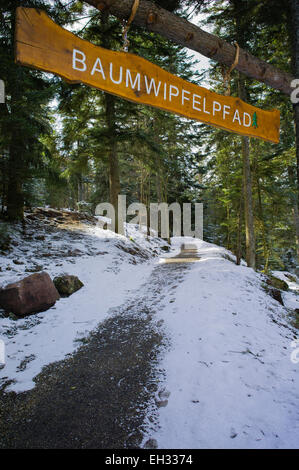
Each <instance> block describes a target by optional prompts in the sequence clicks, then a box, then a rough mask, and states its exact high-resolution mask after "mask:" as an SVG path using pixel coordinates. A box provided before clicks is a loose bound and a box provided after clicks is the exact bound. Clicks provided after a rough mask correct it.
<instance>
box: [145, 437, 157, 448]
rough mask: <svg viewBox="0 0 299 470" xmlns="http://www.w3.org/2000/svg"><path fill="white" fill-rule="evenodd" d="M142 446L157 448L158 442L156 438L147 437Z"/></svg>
mask: <svg viewBox="0 0 299 470" xmlns="http://www.w3.org/2000/svg"><path fill="white" fill-rule="evenodd" d="M143 447H144V449H158V442H157V441H156V439H148V440H147V441H146V443H145V444H144V446H143Z"/></svg>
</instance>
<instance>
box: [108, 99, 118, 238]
mask: <svg viewBox="0 0 299 470" xmlns="http://www.w3.org/2000/svg"><path fill="white" fill-rule="evenodd" d="M105 105H106V125H107V128H108V133H109V189H110V203H111V204H112V205H113V207H114V210H115V231H116V232H118V195H119V194H120V179H119V165H118V156H117V141H116V134H115V119H116V118H115V97H114V96H113V95H109V94H107V93H106V94H105Z"/></svg>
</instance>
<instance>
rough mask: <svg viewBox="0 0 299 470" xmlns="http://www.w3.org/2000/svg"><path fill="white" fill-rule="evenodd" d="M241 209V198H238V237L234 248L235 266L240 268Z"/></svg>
mask: <svg viewBox="0 0 299 470" xmlns="http://www.w3.org/2000/svg"><path fill="white" fill-rule="evenodd" d="M242 207H243V197H241V198H240V207H239V216H238V236H237V247H236V264H237V266H240V264H241V256H242V212H243V211H242Z"/></svg>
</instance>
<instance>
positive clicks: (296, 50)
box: [290, 0, 299, 261]
mask: <svg viewBox="0 0 299 470" xmlns="http://www.w3.org/2000/svg"><path fill="white" fill-rule="evenodd" d="M290 5H291V15H290V16H291V19H290V25H291V33H290V34H291V39H292V65H293V73H294V75H295V77H296V78H299V0H290ZM294 122H295V132H296V160H297V204H296V206H297V211H298V206H299V103H298V104H294ZM295 228H296V234H297V255H298V261H299V249H298V232H297V231H298V221H297V217H296V207H295Z"/></svg>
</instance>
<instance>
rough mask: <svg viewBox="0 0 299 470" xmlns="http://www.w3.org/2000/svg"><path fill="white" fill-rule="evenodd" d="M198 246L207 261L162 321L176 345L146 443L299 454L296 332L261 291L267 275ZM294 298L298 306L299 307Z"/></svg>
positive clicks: (167, 359)
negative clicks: (286, 450) (280, 450)
mask: <svg viewBox="0 0 299 470" xmlns="http://www.w3.org/2000/svg"><path fill="white" fill-rule="evenodd" d="M182 241H184V240H180V239H177V240H176V243H179V244H180V243H181V242H182ZM190 241H191V242H192V244H194V240H190ZM197 247H198V250H199V252H200V254H201V260H200V261H198V262H196V263H192V266H191V269H190V270H189V271H188V273H187V275H186V278H185V280H184V281H183V282H182V283H181V285H180V286H179V288H178V290H177V291H176V292H175V293H172V294H171V295H170V296H169V299H168V300H169V302H170V303H169V304H168V305H169V306H168V307H167V308H165V309H164V310H163V311H162V312H161V318H163V320H164V322H165V323H164V324H165V332H166V334H167V335H169V336H170V338H171V347H170V349H169V351H168V352H166V353H165V355H164V358H163V361H162V363H161V367H162V368H163V369H164V370H165V373H166V379H165V383H164V388H165V391H166V393H164V395H165V396H166V397H167V395H169V393H170V395H169V398H168V404H167V406H162V407H161V408H160V409H159V425H158V427H157V426H151V425H150V422H149V424H148V432H147V435H146V436H145V437H144V442H145V441H146V440H147V439H148V438H153V439H155V440H156V441H157V444H158V447H159V448H289V447H291V448H298V447H299V364H294V363H293V362H291V359H290V354H291V352H292V348H291V342H292V340H293V339H294V338H296V337H297V330H293V329H292V328H291V329H290V328H289V326H288V325H289V323H288V322H287V319H286V313H287V311H286V310H285V309H284V308H283V307H282V306H281V305H280V304H279V303H278V302H276V301H275V300H273V299H272V298H271V297H270V296H269V295H267V294H266V293H265V291H264V290H263V289H262V288H261V278H262V276H261V275H259V274H256V273H255V272H254V271H253V270H252V269H249V268H247V267H245V266H236V265H235V264H233V263H231V262H230V261H228V260H227V259H224V258H223V255H225V254H226V255H227V254H228V252H226V250H224V249H223V248H220V247H217V246H215V245H211V244H208V243H205V242H202V241H197ZM276 274H277V273H276ZM288 296H293V301H292V302H293V303H292V305H293V307H294V308H295V307H296V306H297V307H299V301H298V298H296V296H295V295H294V294H292V293H290V294H288Z"/></svg>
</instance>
